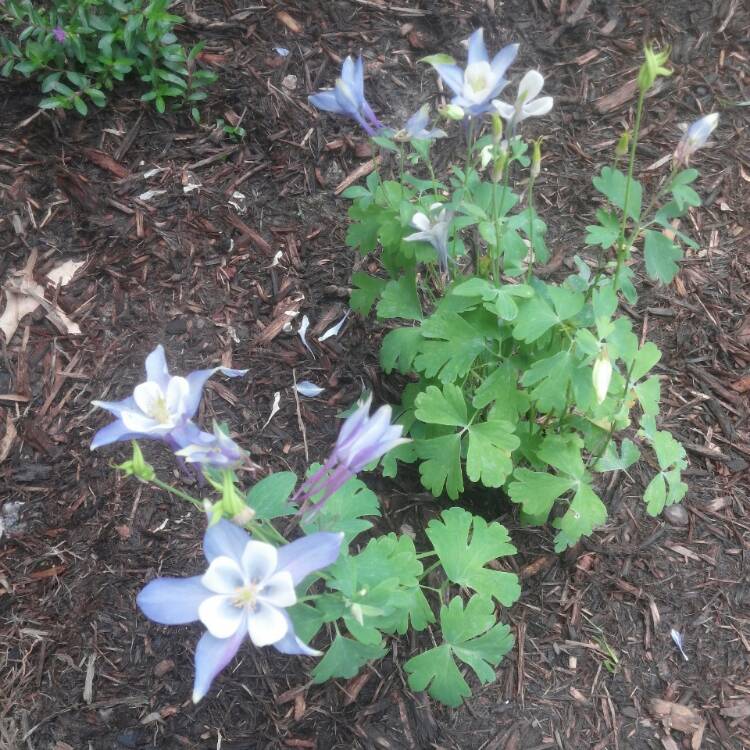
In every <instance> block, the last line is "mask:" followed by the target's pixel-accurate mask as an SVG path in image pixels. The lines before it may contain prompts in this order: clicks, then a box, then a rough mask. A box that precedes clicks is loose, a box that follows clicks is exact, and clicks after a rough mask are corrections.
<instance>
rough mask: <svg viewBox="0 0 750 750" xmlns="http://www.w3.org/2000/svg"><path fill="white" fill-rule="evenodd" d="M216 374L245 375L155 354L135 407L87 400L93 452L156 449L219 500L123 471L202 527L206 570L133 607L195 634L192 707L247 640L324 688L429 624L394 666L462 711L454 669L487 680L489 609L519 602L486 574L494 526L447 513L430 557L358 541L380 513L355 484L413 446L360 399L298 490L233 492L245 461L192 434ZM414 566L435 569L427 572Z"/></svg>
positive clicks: (510, 584) (224, 437) (142, 597)
mask: <svg viewBox="0 0 750 750" xmlns="http://www.w3.org/2000/svg"><path fill="white" fill-rule="evenodd" d="M217 370H222V372H224V374H226V375H230V376H236V375H242V374H244V373H245V372H246V370H232V369H227V368H215V369H212V370H199V371H198V372H196V373H192V374H191V375H188V376H187V378H180V377H179V376H171V375H170V374H169V372H168V370H167V366H166V361H165V358H164V351H163V349H162V348H161V347H157V349H156V350H155V351H154V352H152V353H151V354H150V355H149V357H148V358H147V361H146V376H147V382H146V383H143V384H141V385H139V386H137V387H136V389H135V393H134V395H133V396H132V397H130V398H127V399H125V400H123V401H119V402H97V403H98V405H100V406H104V407H105V408H106V409H108V410H109V411H111V412H113V413H114V414H115V415H116V416H117V417H118V420H117V421H116V422H114V423H112V425H109V426H107V427H105V428H103V430H101V431H100V432H99V433H97V435H96V436H95V439H94V440H95V445H98V446H101V445H104V444H105V443H111V442H115V441H116V440H122V439H125V438H126V437H132V436H138V437H148V438H154V437H157V438H159V439H161V440H162V441H163V442H165V443H166V444H167V445H169V446H170V447H172V448H173V449H175V453H176V456H177V457H178V458H180V459H182V460H185V461H188V462H190V463H191V464H192V465H193V466H194V467H200V469H201V470H202V472H203V476H204V478H205V483H204V485H203V486H204V487H207V488H209V492H210V493H211V494H213V493H214V492H216V493H218V494H219V498H218V500H214V499H212V498H210V497H195V496H193V495H190V494H189V493H187V492H186V491H185V490H183V489H182V488H180V487H175V486H173V485H170V484H168V483H166V482H164V481H162V480H161V479H159V477H158V476H157V474H156V470H155V469H154V467H153V466H151V464H149V463H148V462H147V461H146V459H145V458H144V456H143V453H142V451H141V449H140V447H139V445H138V443H137V442H134V443H133V455H132V458H131V459H130V460H128V461H125V462H124V463H123V464H121V465H120V467H119V468H120V469H121V470H123V471H124V472H125V473H126V474H128V475H131V476H135V477H136V478H137V479H139V480H140V481H142V482H147V483H150V484H152V485H154V486H156V487H157V488H159V489H161V490H164V491H166V492H169V493H171V494H172V495H173V496H174V497H177V498H180V499H182V500H187V501H189V502H190V503H192V504H193V505H194V506H195V507H196V508H197V509H198V510H199V511H205V512H206V514H207V517H206V523H207V526H208V528H207V531H206V533H205V537H204V542H203V549H204V553H205V557H206V560H207V563H208V567H207V568H205V569H204V570H202V571H200V572H198V573H197V574H196V575H194V576H191V577H187V578H174V577H159V578H156V579H154V580H152V581H150V582H149V583H148V584H147V585H146V586H145V587H144V588H143V590H142V591H141V592H140V593H139V595H138V597H137V602H138V606H139V607H140V609H141V611H142V612H143V613H144V614H145V615H146V616H147V617H148V618H149V619H151V620H153V621H154V622H155V623H158V624H160V625H186V624H189V623H194V622H199V623H200V624H201V625H202V626H203V628H204V632H203V633H202V635H201V637H200V638H199V640H198V644H197V647H196V650H195V682H194V686H193V700H194V701H196V702H197V701H199V700H202V699H203V698H204V697H205V696H206V695H207V694H208V692H209V689H210V688H211V686H212V684H213V682H214V681H215V680H216V679H217V677H218V676H219V674H220V673H221V671H222V670H223V669H224V668H225V667H226V666H227V665H228V664H229V663H230V662H231V661H232V660H233V659H234V657H235V655H236V654H237V652H238V651H239V649H240V648H241V647H242V645H243V643H244V642H245V641H246V640H249V641H250V643H251V644H252V646H253V647H255V648H264V647H266V646H272V647H273V648H274V649H276V650H277V651H279V652H281V653H283V654H289V655H297V656H305V657H314V658H317V659H319V661H318V662H317V664H316V665H315V666H314V668H313V670H312V678H313V681H314V682H324V681H325V680H329V679H337V678H343V679H347V678H350V677H353V676H354V675H356V673H357V672H358V671H359V669H360V668H361V667H362V666H363V665H364V664H366V663H367V662H369V661H372V660H376V659H380V658H382V657H383V656H384V655H385V654H386V652H387V646H388V638H389V636H392V635H395V634H404V633H406V632H407V631H409V630H412V631H421V630H425V629H426V628H427V627H428V626H430V625H437V624H438V623H439V628H440V629H441V630H442V640H440V641H438V642H437V645H435V646H434V647H433V648H430V649H428V650H427V651H424V652H423V653H421V654H419V655H417V656H415V657H413V658H412V659H410V660H408V661H407V662H406V663H405V665H404V667H405V669H406V671H407V673H408V675H409V682H410V684H411V685H412V687H413V688H414V689H415V690H424V689H427V690H429V692H430V694H431V695H433V696H434V697H435V698H437V699H438V700H441V701H443V702H445V703H448V704H450V705H458V704H459V703H460V702H461V701H462V699H463V698H465V697H466V696H468V695H470V692H471V691H470V689H469V686H468V684H467V682H466V679H465V678H464V676H463V675H462V674H461V672H460V671H459V668H458V666H457V663H456V662H457V661H458V662H461V663H464V664H466V665H467V666H469V667H470V668H471V669H472V670H474V672H475V673H476V676H477V678H478V679H479V680H480V682H482V683H486V682H490V681H491V680H493V679H494V678H495V673H494V669H493V667H495V666H496V665H497V664H498V663H499V662H500V661H501V659H502V658H503V656H504V654H505V653H507V651H508V650H509V649H510V648H511V647H512V645H513V637H512V635H511V634H510V630H509V628H508V626H507V625H503V624H501V623H499V622H498V620H497V615H496V609H497V606H498V604H499V605H501V606H510V605H511V604H512V603H513V602H514V601H515V600H516V599H517V598H518V596H519V593H520V587H519V585H518V578H517V576H516V575H515V574H514V573H510V572H504V571H498V570H495V569H488V568H486V567H485V566H486V565H487V563H488V562H490V561H494V560H496V558H498V557H501V556H504V555H510V554H513V553H514V552H515V548H514V547H513V545H512V544H511V543H510V539H509V536H508V533H507V531H506V530H505V528H504V527H503V526H501V525H500V524H498V523H491V524H487V523H486V522H485V521H483V520H482V519H481V518H475V517H473V516H472V515H471V514H470V513H468V512H466V511H464V510H461V509H460V508H453V509H451V510H449V511H446V512H444V513H443V514H442V518H441V519H439V520H433V521H432V522H430V524H429V526H428V527H427V529H426V537H427V540H428V541H429V545H427V546H426V548H425V549H423V550H422V551H421V552H420V553H417V548H416V547H415V544H414V541H413V540H412V538H411V537H410V536H406V535H397V534H393V533H391V534H386V535H380V536H378V535H372V534H371V536H370V539H369V541H366V542H365V540H363V539H361V535H362V534H363V532H367V531H369V530H370V529H372V522H371V520H368V519H371V518H373V517H375V516H378V515H379V508H378V500H377V497H376V496H375V495H374V494H373V493H372V492H371V491H370V490H368V489H367V487H365V485H364V484H362V482H360V481H359V480H358V479H357V478H356V475H357V474H358V473H359V472H360V471H362V470H363V469H364V468H365V467H367V466H374V465H376V464H377V462H378V461H379V460H380V459H381V458H382V457H383V456H385V455H386V454H388V453H389V452H390V451H392V450H394V449H398V448H400V447H402V446H404V445H406V444H407V443H408V442H409V441H408V440H407V439H405V438H403V437H402V432H403V426H402V425H394V424H392V423H391V408H390V407H389V406H381V407H380V408H378V409H377V410H376V411H375V412H374V413H372V414H371V413H370V412H371V403H372V398H371V397H370V398H368V399H366V400H365V401H363V402H362V403H360V404H358V405H357V408H356V409H354V410H353V412H352V413H351V414H350V415H349V416H348V417H347V418H346V419H345V421H344V422H343V424H342V426H341V430H340V432H339V435H338V438H337V440H336V443H335V445H334V447H333V449H332V451H331V454H330V456H329V457H328V459H326V461H325V462H324V463H323V465H322V466H318V465H313V466H311V467H310V470H309V472H308V474H307V477H306V478H305V479H304V480H303V481H302V483H301V484H300V485H299V487H298V489H297V490H296V491H295V487H296V486H297V484H298V481H297V477H296V476H295V475H294V474H293V473H291V472H278V473H275V474H271V475H269V476H266V477H265V478H264V479H261V480H260V481H259V482H257V483H256V484H254V485H253V486H252V487H250V488H249V489H244V488H242V486H241V483H240V480H239V477H238V474H237V472H238V470H239V468H240V467H241V466H242V465H243V464H246V463H247V456H246V454H245V452H244V451H243V450H242V449H241V448H240V447H239V446H238V445H237V444H236V443H235V442H234V441H233V440H232V439H231V437H230V436H229V433H228V430H227V429H226V428H224V427H223V426H221V425H218V424H214V427H213V432H211V433H209V432H206V431H203V430H201V428H200V427H199V426H198V425H197V424H195V423H194V422H193V421H192V418H193V417H194V416H195V414H196V413H197V410H198V401H199V399H200V394H201V389H202V386H203V384H204V383H205V381H206V380H207V378H208V377H210V376H211V375H212V374H213V373H214V372H216V371H217ZM227 519H231V521H230V520H227ZM280 522H281V523H283V528H284V529H285V530H286V531H287V532H288V531H290V530H296V532H295V535H297V538H296V539H294V540H293V541H290V540H288V539H287V538H286V536H285V535H284V534H283V533H282V531H281V523H280ZM355 540H356V544H355V545H353V544H352V543H353V542H355ZM425 558H433V560H432V562H431V564H430V565H429V566H428V567H427V568H425V567H424V565H423V563H422V560H423V559H425ZM428 574H430V575H431V578H430V582H429V585H428V583H427V581H426V577H427V575H428ZM436 582H439V588H437V589H436V588H435V584H436ZM461 591H465V592H467V593H468V596H467V597H466V598H464V596H463V595H462V594H461V593H460V592H461ZM435 629H437V628H433V632H434V630H435ZM319 633H320V635H318V634H319ZM313 641H315V642H317V643H318V644H319V645H320V646H321V650H318V649H317V648H315V647H314V646H313V645H310V644H311V643H312V642H313ZM326 642H330V645H329V647H328V649H327V650H326V651H325V653H323V652H322V647H323V644H324V643H326Z"/></svg>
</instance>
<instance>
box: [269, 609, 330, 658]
mask: <svg viewBox="0 0 750 750" xmlns="http://www.w3.org/2000/svg"><path fill="white" fill-rule="evenodd" d="M281 613H282V614H283V615H284V617H285V619H286V621H287V623H288V624H289V629H288V630H287V631H286V635H285V636H284V637H283V638H282V639H281V640H280V641H276V643H274V644H273V647H274V648H275V649H276V650H277V651H280V652H281V653H282V654H299V655H302V656H320V651H316V650H315V649H314V648H310V647H309V646H307V645H305V644H304V643H303V642H302V641H301V640H300V639H299V638H297V635H296V633H295V632H294V625H293V624H292V620H291V618H290V617H289V615H288V614H287V613H286V612H284V610H281Z"/></svg>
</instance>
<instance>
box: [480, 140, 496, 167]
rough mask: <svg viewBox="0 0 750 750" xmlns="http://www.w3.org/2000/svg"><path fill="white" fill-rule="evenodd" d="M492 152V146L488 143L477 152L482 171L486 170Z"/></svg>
mask: <svg viewBox="0 0 750 750" xmlns="http://www.w3.org/2000/svg"><path fill="white" fill-rule="evenodd" d="M494 151H495V149H494V148H493V147H492V144H491V143H488V144H487V145H486V146H484V148H482V150H481V151H480V152H479V163H480V164H481V165H482V169H487V165H488V164H489V163H490V162H491V161H492V157H493V153H494Z"/></svg>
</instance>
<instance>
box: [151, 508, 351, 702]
mask: <svg viewBox="0 0 750 750" xmlns="http://www.w3.org/2000/svg"><path fill="white" fill-rule="evenodd" d="M343 537H344V535H343V534H331V533H327V532H319V533H316V534H310V536H306V537H303V538H302V539H298V540H297V541H295V542H292V543H291V544H286V545H284V546H283V547H279V548H276V547H273V546H272V545H270V544H266V543H265V542H258V541H256V540H254V539H251V538H250V536H249V535H248V534H247V533H246V532H245V531H243V530H242V529H240V528H239V526H235V525H234V524H232V523H229V522H228V521H219V522H218V523H217V524H215V525H213V526H211V527H210V528H209V529H208V530H207V531H206V535H205V537H204V540H203V551H204V554H205V555H206V559H207V560H208V563H209V565H208V570H206V572H205V573H204V574H203V575H200V576H193V577H191V578H157V579H155V580H153V581H151V582H150V583H149V584H148V585H147V586H145V588H143V589H142V590H141V592H140V593H139V594H138V606H139V607H140V608H141V611H142V612H143V613H144V614H145V615H146V617H148V618H149V619H150V620H153V621H154V622H158V623H160V624H161V625H185V624H187V623H191V622H195V621H196V620H200V621H201V623H203V625H204V626H205V628H206V631H207V632H206V633H204V634H203V636H202V637H201V639H200V640H199V641H198V646H197V648H196V650H195V682H194V685H193V701H194V702H196V703H197V702H198V701H199V700H200V699H201V698H203V696H205V695H206V693H207V692H208V690H209V688H210V687H211V683H212V682H213V680H214V678H215V677H216V676H217V675H218V674H219V672H221V670H222V669H224V667H225V666H226V665H227V664H228V663H229V662H230V661H231V660H232V659H233V658H234V656H235V654H236V653H237V651H238V649H239V647H240V646H241V645H242V643H243V641H244V640H245V638H247V637H249V638H250V640H251V641H252V643H253V644H254V645H255V646H258V647H262V646H273V647H274V648H275V649H276V650H277V651H280V652H281V653H283V654H305V655H307V656H320V652H319V651H315V650H314V649H311V648H310V647H309V646H306V645H305V644H304V643H303V642H302V641H301V640H300V639H299V638H297V636H296V635H295V633H294V626H293V625H292V621H291V620H290V619H289V615H288V614H287V613H286V612H285V609H286V608H287V607H291V606H292V605H293V604H296V602H297V594H296V592H295V586H296V585H297V584H299V583H300V582H301V581H302V580H303V579H305V578H306V577H307V576H309V575H310V574H311V573H314V572H315V571H317V570H321V569H322V568H325V567H327V566H329V565H331V564H332V563H334V562H335V561H336V559H337V558H338V556H339V550H340V547H341V541H342V539H343Z"/></svg>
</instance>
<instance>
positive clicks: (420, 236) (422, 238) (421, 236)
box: [404, 232, 432, 242]
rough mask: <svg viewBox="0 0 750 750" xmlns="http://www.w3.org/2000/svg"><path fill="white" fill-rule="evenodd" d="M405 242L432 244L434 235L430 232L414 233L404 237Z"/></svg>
mask: <svg viewBox="0 0 750 750" xmlns="http://www.w3.org/2000/svg"><path fill="white" fill-rule="evenodd" d="M404 242H432V234H431V233H430V232H414V234H410V235H409V236H408V237H404Z"/></svg>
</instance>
